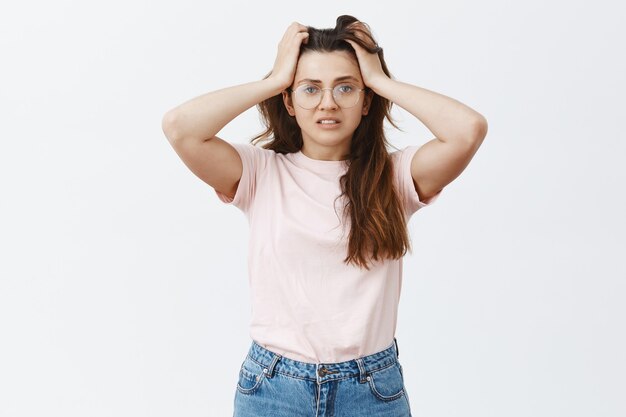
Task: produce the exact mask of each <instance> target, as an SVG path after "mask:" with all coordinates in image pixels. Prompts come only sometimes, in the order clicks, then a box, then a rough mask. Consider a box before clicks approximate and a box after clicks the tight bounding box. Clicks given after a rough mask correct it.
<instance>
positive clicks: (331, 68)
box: [294, 51, 361, 84]
mask: <svg viewBox="0 0 626 417" xmlns="http://www.w3.org/2000/svg"><path fill="white" fill-rule="evenodd" d="M345 75H351V76H353V77H355V78H356V79H357V80H361V72H360V70H359V65H358V62H357V61H356V60H355V58H354V57H353V56H352V55H350V53H348V52H346V51H333V52H317V51H308V52H305V53H303V54H302V55H300V58H299V59H298V66H297V68H296V74H295V76H294V81H295V83H296V84H297V83H298V82H300V80H302V79H305V78H308V79H314V80H320V81H322V82H323V83H331V82H333V81H334V79H335V78H337V77H343V76H345Z"/></svg>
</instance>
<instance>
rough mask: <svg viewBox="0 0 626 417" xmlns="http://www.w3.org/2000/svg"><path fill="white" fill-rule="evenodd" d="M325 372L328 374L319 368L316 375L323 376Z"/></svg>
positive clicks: (322, 368)
mask: <svg viewBox="0 0 626 417" xmlns="http://www.w3.org/2000/svg"><path fill="white" fill-rule="evenodd" d="M327 372H328V370H327V369H326V368H324V367H321V368H320V369H318V370H317V374H318V375H319V376H325V375H326V373H327Z"/></svg>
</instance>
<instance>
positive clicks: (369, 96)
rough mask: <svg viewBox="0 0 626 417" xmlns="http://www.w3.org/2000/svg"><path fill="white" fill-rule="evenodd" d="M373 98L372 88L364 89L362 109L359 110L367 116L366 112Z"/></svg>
mask: <svg viewBox="0 0 626 417" xmlns="http://www.w3.org/2000/svg"><path fill="white" fill-rule="evenodd" d="M373 98H374V92H373V91H372V90H367V91H365V98H364V99H363V110H362V112H361V114H362V115H363V116H367V113H369V111H370V106H371V105H372V99H373Z"/></svg>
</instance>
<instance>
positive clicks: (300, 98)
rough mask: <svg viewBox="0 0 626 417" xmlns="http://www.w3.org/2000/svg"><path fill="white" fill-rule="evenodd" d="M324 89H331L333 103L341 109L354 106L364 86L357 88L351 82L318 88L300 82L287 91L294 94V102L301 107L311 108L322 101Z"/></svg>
mask: <svg viewBox="0 0 626 417" xmlns="http://www.w3.org/2000/svg"><path fill="white" fill-rule="evenodd" d="M324 90H332V92H333V99H334V100H335V103H337V105H338V106H339V107H341V108H342V109H347V108H350V107H354V106H356V104H357V103H358V102H359V97H360V96H361V92H362V91H365V89H364V88H358V87H357V86H355V85H352V84H338V85H336V86H335V87H334V88H319V87H316V86H314V85H311V84H302V85H301V86H299V87H298V88H296V89H295V90H292V89H291V88H290V89H289V91H291V92H292V93H294V94H295V97H294V101H295V103H296V104H297V105H298V106H300V107H302V108H303V109H307V110H310V109H313V108H315V107H317V106H318V105H319V104H320V103H321V102H322V96H323V95H324Z"/></svg>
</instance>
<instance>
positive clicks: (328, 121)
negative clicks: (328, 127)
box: [320, 120, 337, 124]
mask: <svg viewBox="0 0 626 417" xmlns="http://www.w3.org/2000/svg"><path fill="white" fill-rule="evenodd" d="M320 123H322V124H330V123H337V122H336V121H334V120H320Z"/></svg>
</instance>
